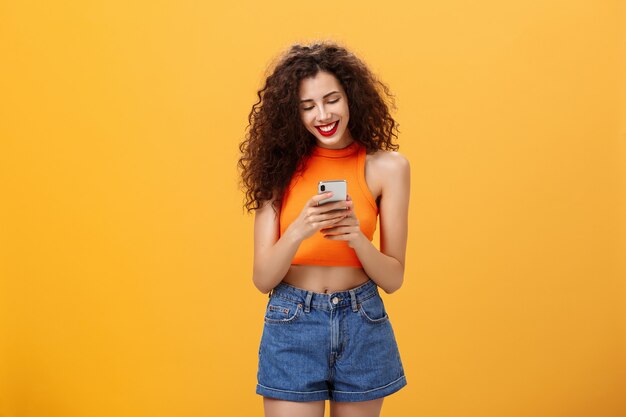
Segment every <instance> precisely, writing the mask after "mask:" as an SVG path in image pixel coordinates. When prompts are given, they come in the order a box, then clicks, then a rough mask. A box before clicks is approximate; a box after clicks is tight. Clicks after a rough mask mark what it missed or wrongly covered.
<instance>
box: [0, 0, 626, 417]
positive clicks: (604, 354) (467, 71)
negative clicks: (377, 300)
mask: <svg viewBox="0 0 626 417" xmlns="http://www.w3.org/2000/svg"><path fill="white" fill-rule="evenodd" d="M625 23H626V6H625V4H624V2H623V1H617V0H613V1H610V0H603V1H582V0H567V1H566V0H530V1H528V0H526V1H521V0H517V1H513V2H503V1H495V0H491V1H487V0H480V1H475V2H467V1H462V0H442V1H437V2H433V1H429V2H408V1H406V2H385V3H384V4H383V3H380V2H373V1H365V2H363V1H359V2H357V1H345V2H330V3H319V2H291V1H285V0H283V1H276V2H269V3H268V2H253V1H250V0H246V1H242V2H219V3H214V2H212V3H209V2H198V1H184V0H183V1H176V2H174V1H159V2H153V1H150V2H148V1H136V2H132V3H130V4H129V3H128V2H125V1H124V2H123V1H116V0H111V1H66V2H41V1H32V0H30V1H19V2H9V1H4V2H2V3H1V4H0V51H1V56H2V62H3V63H2V65H0V72H1V75H2V76H1V77H0V187H1V190H2V200H1V204H0V227H1V228H0V416H1V417H40V416H46V417H100V416H102V417H111V416H115V417H126V416H128V417H143V416H146V417H159V416H163V417H172V416H177V417H182V416H189V417H197V416H261V415H262V403H261V397H259V396H257V395H256V394H255V393H254V388H255V383H256V365H257V352H258V342H259V339H260V335H261V331H262V327H263V321H262V314H263V311H264V307H265V303H266V301H267V296H266V295H263V294H261V293H259V292H258V291H257V290H256V289H255V287H254V286H253V284H252V279H251V278H252V274H251V272H252V238H253V235H252V226H253V216H251V215H247V214H245V213H244V212H243V211H242V203H243V194H242V192H241V191H240V190H239V189H238V188H237V181H238V179H237V170H236V160H237V158H238V148H237V145H238V144H239V142H240V141H241V139H242V138H243V134H244V129H245V126H246V124H247V115H248V112H249V110H250V107H251V105H252V104H253V103H254V101H255V99H256V90H257V89H258V88H259V87H260V85H261V82H262V80H263V76H264V71H265V68H266V67H267V65H268V64H269V63H270V62H271V59H272V58H273V57H275V56H276V55H277V54H278V53H279V52H280V51H281V50H283V49H284V48H286V47H288V46H289V45H290V44H291V43H292V42H297V41H309V40H312V39H317V38H322V39H335V40H338V41H339V42H342V43H343V44H345V45H346V46H348V47H349V48H351V49H352V50H353V51H354V52H355V53H357V54H358V55H359V56H361V57H362V58H363V59H364V60H365V61H366V62H367V63H368V64H369V65H370V66H371V68H372V69H373V70H374V71H375V72H376V73H377V74H379V75H380V77H381V78H382V79H383V80H384V81H385V82H386V83H387V84H388V85H389V86H390V87H391V89H392V91H393V92H394V93H395V94H396V97H397V104H398V111H397V113H395V114H394V116H395V117H396V118H397V120H398V121H399V122H400V131H401V135H400V140H399V143H400V146H401V147H400V152H401V153H403V154H404V155H405V156H407V157H408V158H409V160H410V161H411V172H412V194H411V211H410V230H409V244H408V263H407V270H406V277H405V284H404V286H403V287H402V289H401V290H400V291H398V292H396V293H394V294H392V295H386V294H383V297H384V299H385V302H386V305H387V309H388V311H389V314H390V317H391V319H392V323H393V325H394V329H395V332H396V337H397V339H398V343H399V346H400V351H401V354H402V357H403V362H404V365H405V370H406V373H407V380H408V383H409V385H408V386H407V387H406V388H404V389H403V390H401V391H399V392H398V393H396V394H394V395H393V396H390V397H388V398H387V399H386V400H385V406H384V407H383V413H382V415H383V416H428V417H503V416H506V417H544V416H545V417H556V416H558V417H578V416H580V417H590V416H593V417H620V416H624V415H626V396H624V395H623V394H624V387H625V386H626V349H625V346H626V307H625V305H626V283H625V282H624V277H626V259H625V258H626V256H625V255H624V254H625V253H626V244H625V240H624V237H625V236H626V192H625V190H626V105H625V103H626V101H625V98H626V35H625V32H624V29H625V27H626V26H625ZM375 242H377V237H375Z"/></svg>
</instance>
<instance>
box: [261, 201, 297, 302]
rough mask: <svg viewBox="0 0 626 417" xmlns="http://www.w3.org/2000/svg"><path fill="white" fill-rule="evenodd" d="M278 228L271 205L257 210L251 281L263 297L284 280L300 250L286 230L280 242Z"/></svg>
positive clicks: (276, 217)
mask: <svg viewBox="0 0 626 417" xmlns="http://www.w3.org/2000/svg"><path fill="white" fill-rule="evenodd" d="M279 227H280V224H279V218H278V215H277V214H276V213H275V212H274V210H273V209H272V203H271V202H269V201H268V202H266V203H265V204H264V205H263V206H262V207H261V208H259V209H258V210H256V212H255V214H254V268H253V275H252V282H254V285H255V286H256V287H257V288H258V289H259V291H261V292H262V293H263V294H267V293H268V292H270V290H271V289H272V288H274V287H275V286H276V285H278V283H279V282H280V281H281V280H282V279H283V277H284V276H285V274H286V273H287V271H288V270H289V266H290V265H291V260H292V259H293V257H294V256H295V254H296V252H297V251H298V247H300V241H298V240H297V239H295V238H294V237H293V234H290V233H288V231H285V232H286V233H285V234H284V235H283V236H281V237H280V239H279V238H278V235H279V231H280V229H279Z"/></svg>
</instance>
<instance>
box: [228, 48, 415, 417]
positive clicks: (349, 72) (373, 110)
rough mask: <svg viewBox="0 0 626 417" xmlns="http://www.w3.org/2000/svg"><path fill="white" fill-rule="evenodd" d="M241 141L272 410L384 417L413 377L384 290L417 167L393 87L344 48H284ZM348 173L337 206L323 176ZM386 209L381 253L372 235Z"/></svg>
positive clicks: (394, 272)
mask: <svg viewBox="0 0 626 417" xmlns="http://www.w3.org/2000/svg"><path fill="white" fill-rule="evenodd" d="M258 98H259V100H258V102H257V103H255V104H254V105H253V107H252V110H251V112H250V115H249V122H250V125H249V128H250V129H249V131H248V133H247V135H246V139H245V140H244V141H243V142H242V143H241V144H240V150H241V152H242V156H241V158H240V160H239V167H240V168H241V169H242V182H243V186H244V188H245V190H246V203H245V204H246V208H247V209H248V211H252V210H254V212H255V222H254V271H253V278H252V279H253V282H254V285H255V286H256V287H257V288H258V289H259V290H260V291H261V292H262V293H269V301H268V304H267V309H266V311H265V323H264V329H263V335H262V338H261V343H260V347H259V368H258V374H257V377H258V384H257V387H256V392H257V394H260V395H262V396H263V398H264V401H263V402H264V409H265V415H266V417H278V416H300V417H323V415H324V407H325V400H327V399H328V400H330V410H331V416H333V417H348V416H360V417H367V416H378V415H379V414H380V410H381V407H382V402H383V398H384V397H385V396H387V395H390V394H392V393H394V392H396V391H398V390H399V389H401V388H402V387H403V386H405V385H406V377H405V375H404V370H403V367H402V362H401V359H400V354H399V351H398V348H397V344H396V340H395V337H394V333H393V330H392V327H391V323H390V321H389V316H388V315H387V313H386V311H385V307H384V305H383V300H382V299H381V297H380V295H379V292H378V287H380V288H382V289H383V290H384V291H385V292H386V293H388V294H391V293H393V292H394V291H396V290H398V289H399V288H400V287H401V285H402V282H403V276H404V266H405V252H406V242H407V227H408V205H409V188H410V184H409V178H410V172H409V163H408V161H407V159H406V158H405V157H404V156H402V155H401V154H399V153H398V152H396V151H397V149H398V145H396V144H394V143H393V139H394V138H397V134H396V132H397V123H396V122H395V121H394V119H393V118H392V117H391V116H390V114H389V109H388V105H387V101H386V100H388V101H390V102H391V104H392V103H393V97H392V96H391V94H390V93H389V90H388V88H387V87H386V86H385V85H384V84H383V83H382V82H380V81H379V80H378V79H377V78H376V77H375V76H374V75H373V74H372V73H371V71H370V70H369V69H368V68H367V66H366V65H365V64H364V63H363V62H362V61H361V60H360V59H359V58H357V57H356V56H355V55H354V54H352V53H351V52H349V51H348V50H346V49H345V48H344V47H342V46H340V45H337V44H334V43H330V42H319V43H313V44H310V45H293V46H292V47H291V48H290V49H289V50H288V51H287V52H286V53H284V54H283V55H282V56H281V57H280V59H279V60H278V62H277V63H276V65H275V66H274V68H273V70H272V72H271V74H270V75H269V76H268V77H267V79H266V81H265V85H264V87H263V88H262V89H261V90H259V92H258ZM326 180H345V181H346V182H347V197H346V198H345V199H341V200H339V201H334V202H325V201H324V200H327V201H330V200H331V198H330V197H332V193H318V188H317V186H318V182H319V181H326ZM377 217H380V220H379V221H380V251H379V250H378V249H377V248H376V247H375V246H374V245H373V244H372V242H371V241H372V235H373V233H374V230H375V228H376V220H377Z"/></svg>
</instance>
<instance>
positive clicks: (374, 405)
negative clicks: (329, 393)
mask: <svg viewBox="0 0 626 417" xmlns="http://www.w3.org/2000/svg"><path fill="white" fill-rule="evenodd" d="M383 400H384V398H377V399H375V400H369V401H359V402H336V401H332V400H331V401H330V417H378V416H379V415H380V409H381V408H382V406H383Z"/></svg>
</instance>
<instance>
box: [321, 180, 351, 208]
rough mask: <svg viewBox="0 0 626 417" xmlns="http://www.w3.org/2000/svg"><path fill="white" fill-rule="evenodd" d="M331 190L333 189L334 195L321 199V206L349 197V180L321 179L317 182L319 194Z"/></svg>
mask: <svg viewBox="0 0 626 417" xmlns="http://www.w3.org/2000/svg"><path fill="white" fill-rule="evenodd" d="M329 191H332V192H333V195H332V196H331V197H330V198H325V199H324V200H320V202H319V205H320V206H321V205H322V204H326V203H332V202H334V201H342V200H345V199H346V198H348V182H347V181H346V180H330V181H320V182H319V183H318V184H317V193H318V194H322V193H327V192H329Z"/></svg>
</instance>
